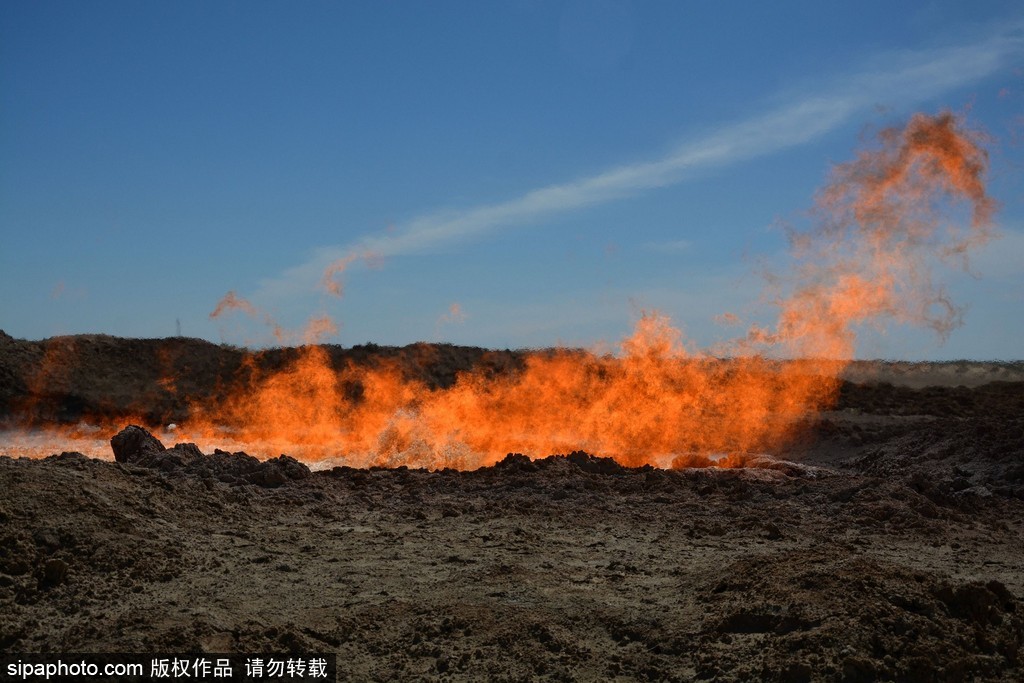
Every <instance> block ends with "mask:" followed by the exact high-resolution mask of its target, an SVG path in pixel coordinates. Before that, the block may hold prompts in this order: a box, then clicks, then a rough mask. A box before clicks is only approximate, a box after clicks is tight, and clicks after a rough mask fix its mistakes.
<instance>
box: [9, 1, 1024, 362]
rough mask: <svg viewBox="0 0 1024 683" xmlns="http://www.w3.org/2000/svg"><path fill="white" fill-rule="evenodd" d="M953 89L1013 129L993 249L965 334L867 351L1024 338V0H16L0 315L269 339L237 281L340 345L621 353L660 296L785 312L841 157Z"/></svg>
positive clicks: (702, 341)
mask: <svg viewBox="0 0 1024 683" xmlns="http://www.w3.org/2000/svg"><path fill="white" fill-rule="evenodd" d="M942 108H951V109H954V110H956V111H965V110H967V111H968V120H969V121H970V122H971V123H973V124H975V125H977V126H980V127H983V128H984V129H985V130H986V131H987V132H988V133H989V134H990V136H991V137H992V139H993V142H992V168H991V179H992V182H991V191H992V193H993V194H994V195H995V197H996V198H997V199H998V200H999V201H1000V203H1001V205H1002V210H1001V212H1000V214H999V229H1000V231H1001V233H1002V237H1001V238H1000V239H999V240H998V241H996V242H993V243H992V244H991V245H989V247H987V248H986V249H984V250H983V251H982V252H980V253H978V254H977V255H976V256H975V258H974V260H973V262H972V270H973V274H964V273H959V272H957V271H952V270H951V271H949V272H944V273H942V277H943V278H944V279H946V280H947V281H948V282H949V286H950V289H951V291H952V292H953V294H954V296H955V297H956V298H957V300H958V302H959V303H962V304H965V305H966V306H967V311H966V316H965V324H964V326H963V327H962V328H960V329H959V330H957V331H955V332H954V333H953V334H952V335H951V337H950V338H949V340H947V342H946V343H945V344H944V345H940V344H939V341H938V340H936V339H935V337H934V335H933V334H931V333H930V332H924V331H918V330H914V329H907V328H899V327H892V328H890V329H887V330H886V331H884V332H878V331H873V330H872V331H866V332H865V334H864V336H863V339H862V341H861V344H860V345H859V347H858V354H859V355H861V356H864V357H888V358H909V359H933V358H934V359H943V358H963V357H969V358H1022V357H1024V341H1022V340H1024V316H1022V315H1021V311H1022V310H1024V204H1022V197H1024V192H1022V186H1024V183H1022V177H1021V174H1022V173H1024V155H1022V145H1024V10H1022V9H1020V7H1019V3H1017V2H932V3H901V4H899V5H898V6H896V7H895V8H894V7H893V3H891V2H858V3H826V2H800V3H785V2H784V3H754V2H751V3H729V2H723V3H697V2H618V1H616V2H612V1H610V0H609V1H599V0H594V1H591V2H558V1H555V0H547V1H543V2H541V1H537V2H534V1H526V0H523V1H518V2H515V1H511V2H503V3H490V2H437V3H418V2H415V3H414V2H351V3H317V2H303V3H262V2H245V3H241V2H239V3H231V2H173V3H172V2H146V3H135V2H131V3H129V2H99V3H76V2H7V3H3V4H0V235H2V245H0V292H2V297H0V329H4V330H5V331H7V332H8V333H9V334H12V335H14V336H18V337H25V338H42V337H47V336H51V335H56V334H73V333H85V332H103V333H109V334H117V335H125V336H140V337H160V336H168V335H172V334H174V333H175V331H176V321H180V324H181V329H182V332H183V334H185V335H188V336H197V337H204V338H207V339H210V340H213V341H227V342H231V343H239V344H241V343H249V344H257V345H258V344H266V343H270V342H271V341H272V339H271V337H270V334H269V332H268V330H266V329H264V328H263V326H262V323H261V322H260V321H259V320H254V319H249V318H247V317H246V316H245V315H244V314H241V313H236V314H233V315H229V316H226V317H223V318H220V319H217V320H211V319H210V318H209V313H210V312H211V311H212V310H213V309H214V307H215V306H216V304H217V302H218V300H220V298H221V297H222V296H223V295H224V294H225V293H226V292H228V291H229V290H234V291H236V292H237V293H238V295H239V296H242V297H245V298H247V299H249V300H250V301H251V302H252V303H253V304H254V305H256V306H258V307H260V308H261V309H263V310H265V311H267V312H268V313H269V314H270V315H272V316H273V317H274V319H275V320H277V321H278V322H279V323H281V324H282V325H285V326H287V327H290V328H293V329H298V328H301V327H302V326H303V324H304V323H305V321H306V320H308V319H309V318H310V317H311V316H314V315H320V314H327V315H330V316H331V317H332V318H334V319H335V321H336V322H337V323H338V325H339V332H338V334H337V335H336V336H335V337H332V338H331V339H329V340H328V341H332V342H336V343H341V344H345V345H349V344H357V343H363V342H368V341H372V342H377V343H382V344H404V343H409V342H413V341H417V340H427V341H451V342H455V343H464V344H477V345H482V346H489V347H498V348H505V347H512V348H515V347H524V346H546V345H551V344H555V343H565V344H573V345H592V344H596V343H600V342H602V341H603V342H609V343H614V342H615V341H617V340H618V339H620V338H621V337H622V336H623V335H624V334H626V333H627V332H628V331H629V329H630V327H631V325H632V323H633V321H634V320H635V319H636V316H637V315H638V313H639V311H640V310H641V309H650V308H655V309H658V310H661V311H662V312H664V313H666V314H668V315H670V316H671V317H672V318H673V320H674V321H675V322H676V323H677V324H678V325H679V326H680V327H681V328H682V329H683V331H684V334H685V335H686V337H687V339H689V340H690V341H691V343H692V344H693V345H695V346H704V345H708V344H712V343H714V342H716V341H720V340H722V339H724V338H726V337H728V336H730V335H732V334H735V332H736V330H735V329H731V328H722V327H721V326H719V325H716V324H715V322H714V317H715V316H716V315H717V314H719V313H723V312H732V313H736V314H739V315H741V316H742V317H744V318H745V319H757V318H758V317H764V316H769V317H770V314H771V312H770V311H767V310H766V309H765V307H764V305H763V303H762V302H761V301H760V299H759V293H760V289H761V283H760V280H759V276H758V275H757V271H758V269H759V268H760V267H761V265H763V264H764V263H768V264H771V263H774V262H780V259H781V257H782V254H783V252H784V249H785V239H784V235H783V231H782V229H781V227H780V226H781V225H782V224H784V223H787V222H790V223H800V221H802V218H801V216H802V215H803V212H805V211H806V209H808V208H809V207H810V206H811V204H812V202H813V197H814V193H815V191H816V190H817V189H818V188H819V187H820V186H821V185H822V183H823V182H824V180H825V178H826V176H827V173H828V169H829V166H830V164H832V163H836V162H842V161H844V160H848V159H850V158H851V157H852V156H853V154H854V152H855V150H856V149H857V148H858V147H860V146H862V144H863V143H864V141H865V140H866V139H870V136H871V131H872V130H877V129H879V128H881V127H885V126H888V125H894V124H899V123H901V122H903V121H905V120H906V118H907V116H908V115H909V114H910V113H912V112H914V111H925V112H929V113H934V112H937V111H939V110H940V109H942ZM365 250H371V251H374V252H376V253H379V254H382V255H383V259H382V261H381V262H380V263H371V264H367V263H366V262H364V261H356V262H355V263H353V264H352V265H351V266H350V267H349V268H348V269H347V270H346V272H345V273H343V274H342V275H341V277H340V280H341V281H343V283H344V296H343V297H342V298H340V299H338V298H335V297H331V296H327V295H326V294H325V293H324V291H323V289H322V288H321V287H320V286H319V281H320V278H321V275H322V272H323V269H324V267H325V266H326V265H328V264H329V263H330V262H331V261H332V260H333V259H336V258H339V257H342V256H344V255H346V254H348V253H353V252H355V253H361V252H363V251H365ZM371 266H372V267H371ZM453 303H458V304H459V307H460V309H461V312H462V315H451V314H450V312H449V311H450V307H451V305H452V304H453Z"/></svg>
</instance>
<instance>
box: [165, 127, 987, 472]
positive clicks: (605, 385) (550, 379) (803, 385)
mask: <svg viewBox="0 0 1024 683" xmlns="http://www.w3.org/2000/svg"><path fill="white" fill-rule="evenodd" d="M879 141H880V145H879V146H878V147H877V148H876V149H872V150H868V151H864V152H861V153H860V154H859V155H858V156H857V158H856V159H855V160H854V161H852V162H850V163H847V164H843V165H840V166H838V167H836V168H835V169H834V172H833V174H832V177H831V179H830V182H829V184H828V185H827V186H826V187H825V188H824V189H823V190H822V191H821V193H820V194H819V197H818V202H817V206H816V216H817V218H818V225H817V227H816V229H814V230H812V231H809V232H804V233H793V234H792V235H791V247H792V249H791V252H792V256H793V259H794V264H795V265H794V266H793V267H792V268H791V270H790V272H789V273H788V274H786V275H785V276H783V277H776V278H773V280H772V282H773V286H774V288H775V289H776V290H777V298H776V305H777V306H778V310H779V315H778V320H777V322H776V324H775V325H774V326H773V327H768V328H765V327H758V326H753V327H751V329H750V330H749V332H748V333H747V334H746V335H745V336H744V337H742V338H740V339H737V340H736V341H734V342H732V343H731V344H729V345H728V346H727V347H726V349H725V352H724V354H723V352H722V350H721V349H719V350H717V351H716V352H717V353H718V354H720V355H726V356H729V357H730V358H729V359H727V360H719V359H717V358H715V357H712V356H711V355H709V354H707V353H701V352H688V351H687V350H686V349H685V347H684V344H683V342H682V339H681V334H680V333H679V331H678V330H676V329H674V328H673V327H672V326H671V325H670V323H669V321H668V319H667V318H665V317H663V316H660V315H658V314H656V313H650V314H645V315H644V316H643V317H642V318H641V319H640V321H639V322H638V324H637V326H636V329H635V330H634V332H633V334H632V335H631V336H630V337H629V338H627V339H626V340H624V341H623V342H622V344H621V346H620V354H619V355H618V356H614V357H613V356H598V355H596V354H593V353H588V352H583V351H571V350H555V351H550V352H537V353H533V354H531V355H529V356H528V357H527V359H526V362H525V367H524V368H523V369H522V370H521V371H518V372H515V373H507V374H501V375H497V376H492V375H491V374H489V373H486V372H483V371H477V372H467V373H463V374H461V375H459V376H458V378H457V381H456V383H455V385H454V386H453V387H451V388H449V389H445V390H431V389H430V388H428V387H427V386H426V385H425V384H423V383H421V382H418V381H415V380H410V379H408V378H407V377H406V376H405V375H404V374H403V372H402V371H401V368H399V367H398V366H397V365H394V364H388V363H386V362H384V363H382V364H380V365H378V366H376V367H366V366H356V365H348V366H346V367H343V368H335V367H333V366H332V363H331V359H330V357H329V355H328V353H327V352H326V351H325V350H324V349H323V348H322V347H319V346H313V345H309V346H305V347H302V348H301V349H300V350H299V354H298V357H297V359H296V360H294V361H293V362H292V363H290V364H289V365H287V366H286V367H285V368H284V369H282V370H279V371H276V372H267V371H265V370H261V369H260V367H259V365H258V364H257V363H252V364H250V365H249V366H248V367H247V369H246V372H245V373H243V374H244V375H245V380H244V381H241V382H240V385H239V386H238V387H237V388H236V390H235V391H234V392H233V394H232V395H231V396H230V398H228V399H227V400H225V401H223V402H220V403H217V404H214V405H196V406H193V418H192V419H191V420H190V422H189V424H188V425H187V426H186V429H185V430H183V432H182V433H181V437H182V438H185V439H193V440H196V441H201V442H209V443H217V442H218V440H223V439H224V438H225V436H226V435H227V434H230V435H231V436H232V437H233V438H234V439H235V440H236V441H237V442H240V443H241V444H242V445H243V446H244V447H246V448H247V449H248V450H249V451H250V452H255V453H259V454H261V455H267V456H270V455H276V454H277V453H280V452H288V453H290V454H292V455H295V456H298V457H302V458H304V459H306V460H316V459H321V458H327V457H340V458H342V459H343V461H344V462H346V463H348V464H352V465H357V466H365V465H372V464H385V465H391V466H397V465H401V464H406V465H410V466H425V467H446V466H447V467H457V468H473V467H478V466H481V465H487V464H490V463H493V462H495V461H496V460H498V459H499V458H501V457H502V456H503V455H504V454H505V453H507V452H509V451H519V452H524V453H527V454H530V455H534V456H539V455H546V454H548V453H552V452H567V451H570V450H574V449H585V450H588V451H590V452H592V453H596V454H600V455H605V456H612V457H615V458H616V459H617V460H619V461H620V462H622V463H624V464H628V465H639V464H644V463H651V464H667V463H669V462H673V463H674V464H676V465H677V466H686V465H699V464H707V462H708V460H707V456H709V455H712V454H720V455H722V454H724V455H726V456H727V457H726V458H725V459H723V460H719V461H718V464H733V465H739V464H743V462H744V454H746V453H751V452H757V451H765V450H769V451H771V450H778V449H779V448H781V447H783V446H785V444H786V443H787V442H788V441H789V440H790V439H791V438H792V437H793V436H794V434H795V432H796V430H797V429H798V427H799V425H801V424H805V423H806V421H805V420H804V418H805V417H806V416H807V415H808V414H811V413H813V412H814V411H818V410H821V409H823V408H827V407H828V406H830V405H832V404H833V402H834V400H835V397H836V393H837V390H838V386H839V380H838V373H839V372H840V371H841V370H842V369H843V367H844V366H845V364H846V362H848V361H849V360H850V359H851V358H852V357H853V352H854V342H855V332H856V328H857V326H858V325H861V324H864V323H876V322H877V321H880V320H884V319H894V320H897V321H899V322H918V323H924V324H927V325H930V326H932V327H934V328H935V329H936V330H937V331H938V332H939V333H940V334H948V332H949V331H950V330H951V329H952V328H953V327H955V326H956V325H957V324H958V323H959V310H958V309H957V308H956V307H955V306H954V305H953V304H952V303H951V302H950V300H949V299H948V297H947V296H946V294H945V292H944V291H943V290H942V289H941V287H937V286H935V285H934V284H933V282H932V280H931V269H930V266H931V265H932V264H933V263H934V262H935V261H936V260H937V259H950V258H954V259H960V258H963V257H965V255H966V253H967V251H968V250H969V248H971V247H972V246H975V245H977V244H980V243H982V242H984V241H985V240H987V239H988V238H989V237H990V236H991V219H992V213H993V209H994V204H993V201H992V200H991V199H990V198H989V197H988V195H987V194H986V191H985V186H984V183H983V179H984V173H985V170H986V167H987V157H986V153H985V151H984V149H983V147H982V144H981V143H982V140H981V139H980V136H979V134H977V133H975V132H972V131H969V130H966V129H965V128H964V125H963V122H962V121H961V120H960V119H959V118H958V117H956V116H954V115H952V114H949V113H943V114H940V115H938V116H934V117H931V116H925V115H920V114H919V115H916V116H914V117H913V118H912V119H911V120H910V122H909V124H908V125H907V126H906V128H904V129H902V130H895V129H893V130H887V131H884V132H882V133H881V135H880V136H879ZM958 212H959V213H958ZM963 212H966V214H965V215H963V216H962V217H963V218H964V220H962V221H960V222H957V221H955V220H948V221H947V220H945V219H944V218H943V217H944V216H947V215H952V216H954V217H956V216H958V215H960V214H961V213H963ZM350 260H351V259H350ZM347 264H348V261H346V262H345V264H343V265H342V266H340V267H336V266H332V268H331V269H329V270H328V272H327V273H325V276H324V277H325V281H327V282H331V283H334V286H335V288H336V289H337V293H339V294H340V291H341V287H340V284H338V283H337V282H336V281H335V279H334V278H335V276H337V275H338V274H339V273H340V272H341V271H342V270H343V269H344V265H347ZM232 308H233V309H240V310H243V311H245V312H247V313H249V314H250V315H258V312H257V311H256V310H255V309H254V308H252V307H251V306H250V305H249V304H248V303H247V302H244V300H241V299H239V298H238V297H236V296H234V295H233V294H231V295H230V300H228V299H227V298H226V299H225V301H223V302H222V305H221V306H218V309H217V311H215V313H217V314H219V313H221V312H223V311H224V310H227V309H232ZM328 324H329V321H326V320H325V319H315V320H314V321H313V325H315V326H318V327H320V328H322V327H323V326H325V325H328ZM315 332H316V330H313V334H312V335H307V337H306V339H307V341H308V340H309V339H311V338H315V337H316V334H315ZM773 357H774V358H779V357H786V358H789V359H790V360H787V361H780V360H773V359H772V358H773ZM171 386H173V384H172V385H171ZM225 430H226V431H225Z"/></svg>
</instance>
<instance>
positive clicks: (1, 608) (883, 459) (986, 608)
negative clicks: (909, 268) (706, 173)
mask: <svg viewBox="0 0 1024 683" xmlns="http://www.w3.org/2000/svg"><path fill="white" fill-rule="evenodd" d="M965 367H966V370H967V373H966V374H968V375H970V376H972V377H977V376H981V377H986V376H988V375H990V374H991V372H992V371H991V369H985V368H984V367H982V368H979V367H977V366H975V367H971V366H965ZM993 367H995V368H996V374H999V375H1000V377H999V378H998V379H1005V376H1002V374H1001V373H1002V372H1003V371H1001V370H998V368H1004V369H1005V368H1006V367H1008V366H1006V365H1005V364H996V365H994V366H993ZM947 369H948V368H947ZM1011 369H1012V368H1011ZM940 370H941V368H940ZM927 372H932V373H933V376H934V372H935V369H934V368H932V369H929V370H926V369H923V368H916V369H915V368H910V369H909V370H908V371H907V372H904V373H902V374H903V375H904V376H906V375H908V374H915V373H916V375H917V376H922V375H925V374H927ZM948 374H949V373H948V372H947V376H948ZM959 374H960V375H962V374H964V373H959ZM998 379H997V381H991V380H990V381H988V382H982V381H978V382H973V383H967V382H956V383H955V382H953V381H946V382H944V384H945V386H917V385H916V384H915V382H904V383H903V384H902V385H898V386H894V385H893V384H890V383H886V382H878V381H873V382H869V383H862V384H855V383H850V384H849V385H847V386H845V387H844V390H843V394H842V396H841V398H840V403H839V405H838V406H837V407H836V409H835V410H834V411H831V412H830V413H828V414H827V415H825V416H824V417H823V419H822V420H821V421H820V422H818V423H817V424H816V425H815V427H814V429H813V431H812V432H811V433H809V434H808V436H807V438H806V439H805V440H804V441H802V442H800V443H797V444H793V445H792V446H791V447H789V448H787V449H785V450H784V451H783V452H779V453H773V454H771V456H770V457H764V458H761V459H759V460H756V461H754V462H752V463H751V464H752V465H754V466H752V467H749V468H745V469H737V470H724V469H717V468H704V469H687V470H679V471H666V470H658V469H652V468H639V469H626V468H622V467H619V466H618V465H617V464H615V463H614V462H613V461H610V460H605V459H602V458H596V457H593V456H589V455H586V454H581V453H577V454H573V455H570V456H568V457H565V456H561V457H551V458H547V459H543V460H537V461H532V462H531V461H530V460H529V459H527V458H525V457H522V456H518V457H509V458H506V460H505V461H503V462H501V463H499V464H498V465H496V466H494V467H490V468H484V469H481V470H477V471H474V472H455V471H447V470H446V471H442V472H427V471H422V470H408V469H404V468H399V469H371V470H355V469H348V468H335V469H331V470H324V471H317V472H310V471H308V470H307V469H306V468H305V467H304V466H303V465H301V464H300V463H297V462H294V461H290V460H287V459H284V460H280V461H270V462H267V463H259V462H258V461H255V460H249V459H247V458H245V457H243V456H241V455H230V454H225V453H221V454H216V455H208V456H203V455H201V454H199V453H197V452H195V451H192V450H189V449H188V448H182V449H175V450H172V451H161V452H154V451H144V449H141V448H135V450H134V451H132V453H131V454H130V457H129V456H125V457H122V462H109V461H100V460H95V459H89V458H86V457H84V456H81V455H77V454H71V453H68V454H64V455H60V456H56V457H51V458H48V459H45V460H38V459H28V458H9V457H0V491H2V492H3V495H2V496H0V652H5V653H14V652H43V651H51V652H52V651H63V652H73V651H74V652H83V651H85V652H88V651H93V652H105V651H112V652H129V651H130V652H161V651H162V652H172V651H173V652H187V651H206V652H257V651H263V652H269V651H273V652H281V653H285V652H335V653H337V654H338V655H339V657H338V661H339V679H340V680H352V681H364V680H370V681H376V680H381V681H383V680H451V681H471V680H472V681H476V680H496V681H502V680H507V681H527V680H564V681H571V680H580V681H591V680H623V681H625V680H656V681H661V680H668V681H672V680H677V681H688V680H717V681H745V680H781V681H817V680H829V681H831V680H841V681H874V680H901V681H903V680H906V681H1019V680H1024V662H1022V657H1024V649H1022V648H1024V599H1022V598H1024V384H1022V383H1021V382H1019V381H998ZM957 384H963V386H957ZM972 386H973V388H970V387H972ZM129 445H131V444H129ZM168 445H170V444H168ZM127 450H131V448H128V449H127ZM3 452H4V451H3V448H2V447H0V453H3Z"/></svg>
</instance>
